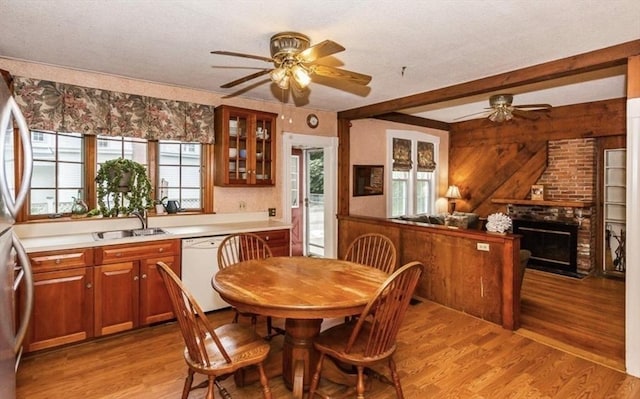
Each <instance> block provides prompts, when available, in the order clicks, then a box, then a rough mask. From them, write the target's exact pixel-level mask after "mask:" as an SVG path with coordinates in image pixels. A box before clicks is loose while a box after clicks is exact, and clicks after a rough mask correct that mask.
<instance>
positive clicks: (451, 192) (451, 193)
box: [444, 186, 462, 199]
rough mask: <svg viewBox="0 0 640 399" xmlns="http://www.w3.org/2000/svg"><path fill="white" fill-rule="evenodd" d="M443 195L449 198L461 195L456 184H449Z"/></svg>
mask: <svg viewBox="0 0 640 399" xmlns="http://www.w3.org/2000/svg"><path fill="white" fill-rule="evenodd" d="M444 196H445V197H447V198H449V199H458V198H462V196H461V195H460V190H459V189H458V186H449V188H448V189H447V193H446V194H445V195H444Z"/></svg>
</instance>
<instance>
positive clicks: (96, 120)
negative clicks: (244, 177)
mask: <svg viewBox="0 0 640 399" xmlns="http://www.w3.org/2000/svg"><path fill="white" fill-rule="evenodd" d="M14 82H15V83H14V90H15V98H16V102H17V103H18V105H19V106H20V108H21V109H22V112H23V114H24V115H25V117H26V119H27V123H28V124H29V127H30V129H32V130H45V131H56V132H75V133H85V134H96V135H98V134H100V135H107V136H124V137H137V138H144V139H149V140H179V141H185V142H200V143H213V141H214V138H213V137H214V131H213V115H214V107H213V105H205V104H194V103H187V102H182V101H175V100H166V99H160V98H153V97H146V96H140V95H135V94H126V93H118V92H111V91H107V90H101V89H94V88H88V87H82V86H75V85H69V84H63V83H57V82H49V81H45V80H38V79H31V78H23V77H16V78H15V80H14Z"/></svg>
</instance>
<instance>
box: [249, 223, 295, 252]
mask: <svg viewBox="0 0 640 399" xmlns="http://www.w3.org/2000/svg"><path fill="white" fill-rule="evenodd" d="M254 234H255V235H257V236H260V238H262V239H263V240H265V241H266V242H267V244H268V245H269V248H270V249H271V253H272V254H273V256H289V254H290V247H291V245H290V244H291V241H290V232H289V229H282V230H269V231H256V232H254Z"/></svg>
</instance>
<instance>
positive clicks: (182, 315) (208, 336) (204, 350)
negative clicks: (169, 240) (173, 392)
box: [157, 262, 272, 399]
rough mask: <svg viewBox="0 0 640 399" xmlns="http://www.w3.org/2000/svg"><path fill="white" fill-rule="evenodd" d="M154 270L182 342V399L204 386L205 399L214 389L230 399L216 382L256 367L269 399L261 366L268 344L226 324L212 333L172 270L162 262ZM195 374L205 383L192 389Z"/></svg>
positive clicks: (248, 331)
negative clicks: (172, 313) (163, 287)
mask: <svg viewBox="0 0 640 399" xmlns="http://www.w3.org/2000/svg"><path fill="white" fill-rule="evenodd" d="M157 266H158V272H159V273H160V276H161V277H162V280H163V282H164V285H165V287H166V289H167V292H168V294H169V297H170V298H171V304H172V305H173V311H174V313H175V316H176V319H177V321H178V325H179V326H180V331H181V332H182V338H183V339H184V342H185V349H184V360H185V361H186V363H187V366H188V368H189V369H188V374H187V377H186V379H185V382H184V388H183V390H182V399H186V398H187V397H188V396H189V392H191V391H192V390H193V389H197V388H203V387H205V386H207V387H208V389H207V394H206V399H214V387H217V388H218V389H219V391H220V395H221V396H222V397H223V398H231V396H230V395H229V393H228V392H227V391H226V390H225V389H224V388H223V387H222V386H221V385H220V384H219V380H220V379H224V378H226V377H228V376H229V375H232V374H233V373H234V372H236V371H238V370H240V369H242V368H244V367H247V366H253V365H255V366H257V367H258V372H259V375H260V384H261V385H262V397H263V398H264V399H271V397H272V396H271V390H270V388H269V383H268V380H267V376H266V374H265V371H264V366H263V362H264V360H265V359H266V358H267V355H268V354H269V343H268V342H266V341H264V340H263V339H262V338H261V337H260V336H258V335H257V334H256V332H255V331H254V330H253V329H251V328H247V327H246V326H243V325H241V324H237V323H233V324H225V325H222V326H219V327H217V328H215V329H214V328H213V327H212V326H211V324H210V323H209V319H207V316H206V315H205V313H204V312H203V311H202V309H201V308H200V306H199V305H198V303H197V302H196V300H195V299H194V298H193V296H192V295H191V294H190V293H189V291H188V290H187V289H186V287H185V286H184V285H183V284H182V281H180V278H179V277H178V276H177V275H176V274H175V273H174V272H173V270H171V268H170V267H169V266H167V265H166V264H165V263H164V262H158V263H157ZM222 342H224V345H223V344H222ZM195 373H199V374H204V375H206V376H207V380H205V381H204V382H203V383H201V384H199V385H196V386H193V376H194V374H195Z"/></svg>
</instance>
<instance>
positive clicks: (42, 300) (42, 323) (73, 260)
mask: <svg viewBox="0 0 640 399" xmlns="http://www.w3.org/2000/svg"><path fill="white" fill-rule="evenodd" d="M29 259H30V262H31V266H32V268H33V280H34V298H33V299H34V302H33V312H32V314H31V319H30V321H29V328H28V332H27V335H26V337H25V342H24V348H25V351H26V352H31V351H36V350H40V349H46V348H52V347H55V346H59V345H63V344H68V343H71V342H77V341H83V340H85V339H88V338H91V337H93V303H94V301H93V299H94V286H93V270H92V269H93V268H92V265H93V249H92V248H84V249H74V250H63V251H47V252H34V253H31V254H29ZM23 300H24V298H21V301H23ZM22 306H24V304H22Z"/></svg>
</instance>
